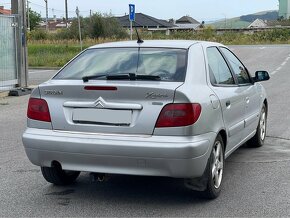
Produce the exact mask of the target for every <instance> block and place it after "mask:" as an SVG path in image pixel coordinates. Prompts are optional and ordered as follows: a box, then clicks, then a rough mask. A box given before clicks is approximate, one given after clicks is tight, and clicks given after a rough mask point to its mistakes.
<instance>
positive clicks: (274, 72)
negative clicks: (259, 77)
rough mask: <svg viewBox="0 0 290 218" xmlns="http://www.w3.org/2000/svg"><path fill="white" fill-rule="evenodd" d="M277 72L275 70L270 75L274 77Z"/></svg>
mask: <svg viewBox="0 0 290 218" xmlns="http://www.w3.org/2000/svg"><path fill="white" fill-rule="evenodd" d="M277 72H278V71H277V70H275V71H273V72H272V73H270V74H271V75H274V74H276V73H277Z"/></svg>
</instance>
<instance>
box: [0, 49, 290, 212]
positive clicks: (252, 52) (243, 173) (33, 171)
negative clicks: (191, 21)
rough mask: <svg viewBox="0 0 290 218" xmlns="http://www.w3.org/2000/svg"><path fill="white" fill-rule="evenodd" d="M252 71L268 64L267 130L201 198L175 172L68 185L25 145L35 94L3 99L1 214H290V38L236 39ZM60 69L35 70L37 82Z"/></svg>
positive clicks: (0, 118) (0, 119)
mask: <svg viewBox="0 0 290 218" xmlns="http://www.w3.org/2000/svg"><path fill="white" fill-rule="evenodd" d="M231 49H232V50H234V52H235V53H236V54H238V56H239V57H240V58H241V59H242V60H243V61H244V63H245V64H246V65H247V66H248V68H249V69H250V71H251V72H255V71H256V70H267V71H269V72H270V74H271V77H272V78H271V80H270V81H269V82H265V83H264V86H265V88H266V90H267V92H268V96H269V97H268V101H269V117H268V134H267V135H268V136H267V139H266V144H265V146H264V147H262V148H258V149H251V148H247V147H241V148H240V149H238V150H237V151H236V152H235V153H234V154H233V155H232V156H231V157H230V158H229V159H227V161H226V169H225V175H224V183H223V190H222V193H221V195H220V197H219V198H218V199H216V200H214V201H206V200H203V199H200V198H199V197H198V195H197V194H196V193H195V192H192V191H188V190H187V189H185V188H184V187H183V181H182V180H179V179H169V178H151V177H136V176H112V178H110V179H109V180H108V181H106V182H103V183H91V182H90V180H89V176H88V174H87V173H82V174H81V176H80V178H79V179H78V182H77V183H75V184H73V185H70V186H68V187H57V186H54V185H50V184H48V183H47V182H46V181H44V179H43V178H42V176H41V172H40V170H39V168H38V167H36V166H33V165H32V164H31V163H30V162H29V161H28V159H27V158H26V155H25V153H24V149H23V146H22V142H21V134H22V133H23V131H24V129H25V125H26V105H27V101H28V96H24V97H13V98H4V99H1V100H0V216H5V217H7V216H17V217H19V216H29V217H31V216H37V217H40V216H49V217H51V216H90V217H91V216H118V217H127V216H143V217H145V216H166V217H168V216H175V217H178V216H182V217H185V216H223V217H224V216H230V217H232V216H247V217H248V216H255V217H256V216H260V217H265V216H269V217H274V216H289V215H290V197H289V196H290V141H289V140H290V109H289V105H290V93H289V91H290V85H289V83H290V78H289V75H290V46H232V47H231ZM54 73H55V72H54V71H40V72H39V71H31V72H30V74H29V75H30V79H31V80H30V84H32V85H37V84H38V83H40V82H42V81H45V80H46V79H48V78H50V77H51V76H52V75H53V74H54Z"/></svg>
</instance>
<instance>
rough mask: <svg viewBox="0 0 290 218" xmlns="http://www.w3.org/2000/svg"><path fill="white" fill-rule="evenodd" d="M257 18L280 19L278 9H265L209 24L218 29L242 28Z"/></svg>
mask: <svg viewBox="0 0 290 218" xmlns="http://www.w3.org/2000/svg"><path fill="white" fill-rule="evenodd" d="M256 19H261V20H268V21H273V20H277V19H278V11H263V12H259V13H255V14H248V15H243V16H241V17H235V18H231V19H222V20H218V21H216V22H214V23H211V24H208V25H209V26H213V27H214V28H217V29H223V28H231V29H240V28H246V27H248V26H249V25H250V24H251V23H252V22H253V21H255V20H256Z"/></svg>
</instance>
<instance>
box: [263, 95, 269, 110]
mask: <svg viewBox="0 0 290 218" xmlns="http://www.w3.org/2000/svg"><path fill="white" fill-rule="evenodd" d="M263 104H265V106H266V114H268V100H267V98H265V99H264V102H263Z"/></svg>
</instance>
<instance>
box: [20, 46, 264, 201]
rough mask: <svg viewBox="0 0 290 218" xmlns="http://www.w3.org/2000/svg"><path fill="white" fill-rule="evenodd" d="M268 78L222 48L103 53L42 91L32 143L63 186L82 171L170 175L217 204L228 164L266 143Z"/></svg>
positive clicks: (32, 114)
mask: <svg viewBox="0 0 290 218" xmlns="http://www.w3.org/2000/svg"><path fill="white" fill-rule="evenodd" d="M268 79H269V74H268V73H267V72H266V71H258V72H256V75H255V77H251V76H250V74H249V72H248V70H247V68H246V67H245V66H244V65H243V63H242V62H241V61H240V60H239V59H238V58H237V57H236V56H235V55H234V54H233V53H232V52H231V51H230V50H229V49H228V48H227V47H225V46H224V45H221V44H218V43H212V42H201V41H145V42H142V43H141V42H139V43H136V42H135V41H134V42H133V41H130V42H117V43H108V44H101V45H97V46H94V47H91V48H89V49H87V50H85V51H84V52H82V53H81V54H79V55H78V56H77V57H75V58H74V59H73V60H72V61H70V62H69V63H68V64H67V65H66V66H65V67H63V68H62V69H61V70H60V71H59V72H58V73H57V74H56V75H55V76H54V77H53V78H52V79H50V80H49V81H47V82H45V83H43V84H41V85H39V86H38V87H37V88H36V89H35V90H34V91H33V93H32V95H31V98H30V100H29V105H28V112H27V116H28V122H27V126H28V127H27V129H26V131H25V133H24V134H23V144H24V147H25V151H26V154H27V156H28V158H29V159H30V161H31V162H32V163H33V164H35V165H38V166H40V167H41V171H42V174H43V176H44V178H45V179H46V180H47V181H48V182H51V183H53V184H56V185H66V184H70V183H72V182H74V181H75V180H76V179H77V177H78V176H79V174H80V172H81V171H85V172H92V173H99V174H98V175H103V174H126V175H142V176H164V177H174V178H184V179H185V185H186V186H187V187H189V188H190V189H193V190H198V191H201V192H202V193H203V194H204V195H205V196H206V197H207V198H216V197H217V196H218V195H219V193H220V190H221V184H222V178H223V169H224V166H225V158H227V157H228V156H229V155H230V154H231V153H232V152H234V151H235V150H236V149H237V148H238V147H239V146H241V145H243V144H244V143H246V142H248V143H249V144H250V145H252V146H255V147H259V146H262V145H263V143H264V140H265V136H266V123H267V111H268V102H267V98H266V93H265V90H264V88H263V86H262V85H261V84H260V83H259V82H260V81H265V80H268Z"/></svg>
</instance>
